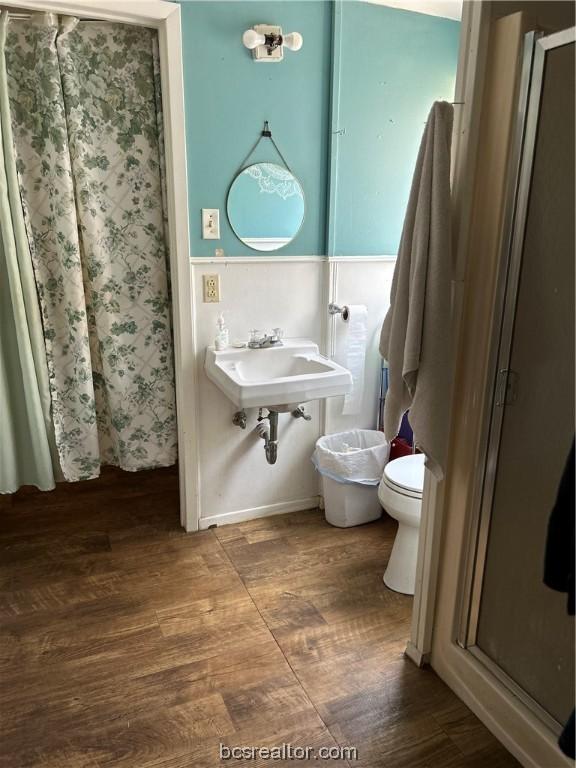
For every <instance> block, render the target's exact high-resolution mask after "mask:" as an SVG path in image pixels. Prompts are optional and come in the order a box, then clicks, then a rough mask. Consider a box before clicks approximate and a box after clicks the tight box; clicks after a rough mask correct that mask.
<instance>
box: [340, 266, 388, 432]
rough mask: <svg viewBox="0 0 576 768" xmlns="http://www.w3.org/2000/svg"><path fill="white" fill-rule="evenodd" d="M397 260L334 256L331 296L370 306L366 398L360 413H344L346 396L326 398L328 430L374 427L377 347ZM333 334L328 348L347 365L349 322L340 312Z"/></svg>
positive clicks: (378, 380)
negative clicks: (347, 414) (342, 317)
mask: <svg viewBox="0 0 576 768" xmlns="http://www.w3.org/2000/svg"><path fill="white" fill-rule="evenodd" d="M394 264H395V261H394V260H393V259H390V258H387V259H386V258H382V259H378V260H375V259H364V258H363V257H361V256H358V257H355V258H352V257H350V258H347V259H341V260H339V259H333V260H331V264H330V269H331V273H332V278H331V284H332V296H331V300H332V301H333V302H334V303H336V304H339V305H343V304H365V305H366V307H367V308H368V337H367V348H366V368H365V376H364V398H363V405H362V409H361V411H360V413H359V414H358V415H357V416H343V415H342V406H343V404H344V398H343V397H333V398H331V399H330V400H327V401H326V432H327V433H332V432H343V431H345V430H347V429H354V428H360V429H375V428H376V425H377V416H378V397H379V393H380V368H381V358H380V352H379V351H378V343H379V341H380V330H381V328H382V321H383V320H384V316H385V314H386V312H387V310H388V307H389V306H390V288H391V285H392V276H393V274H394ZM330 331H331V334H332V338H331V342H330V345H329V348H330V350H331V353H332V357H333V358H334V360H335V361H336V362H337V363H340V364H341V365H346V335H347V332H348V325H347V323H345V322H344V321H343V320H342V319H341V317H340V316H335V318H334V320H333V321H332V322H331V324H330Z"/></svg>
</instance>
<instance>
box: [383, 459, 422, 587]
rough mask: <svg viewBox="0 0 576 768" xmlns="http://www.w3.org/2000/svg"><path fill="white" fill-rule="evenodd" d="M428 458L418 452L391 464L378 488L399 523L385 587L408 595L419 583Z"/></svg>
mask: <svg viewBox="0 0 576 768" xmlns="http://www.w3.org/2000/svg"><path fill="white" fill-rule="evenodd" d="M425 459H426V457H425V456H424V454H423V453H415V454H413V455H411V456H402V458H400V459H394V460H393V461H390V462H388V464H386V466H385V468H384V475H383V476H382V480H381V482H380V485H379V486H378V498H379V499H380V503H381V504H382V506H383V507H384V509H385V510H386V512H388V514H389V515H390V517H393V518H394V519H395V520H397V521H398V531H397V533H396V538H395V539H394V546H393V547H392V554H391V555H390V560H389V561H388V566H387V567H386V572H385V573H384V584H386V586H387V587H390V589H393V590H394V591H395V592H403V593H404V594H406V595H413V594H414V586H415V583H416V561H417V557H418V532H419V529H420V511H421V508H422V490H423V488H424V461H425Z"/></svg>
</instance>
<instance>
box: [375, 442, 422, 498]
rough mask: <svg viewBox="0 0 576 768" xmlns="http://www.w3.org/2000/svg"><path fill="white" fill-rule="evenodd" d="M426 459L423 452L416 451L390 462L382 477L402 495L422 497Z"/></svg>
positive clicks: (392, 488) (385, 482)
mask: <svg viewBox="0 0 576 768" xmlns="http://www.w3.org/2000/svg"><path fill="white" fill-rule="evenodd" d="M425 460H426V456H425V455H424V454H423V453H414V454H412V455H411V456H402V457H401V458H400V459H394V460H393V461H390V462H388V464H386V466H385V467H384V475H383V477H382V480H383V482H384V484H385V485H387V486H388V488H390V490H392V491H394V492H395V493H399V494H400V495H401V496H408V497H409V498H412V499H421V498H422V492H423V490H424V462H425Z"/></svg>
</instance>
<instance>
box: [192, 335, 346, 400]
mask: <svg viewBox="0 0 576 768" xmlns="http://www.w3.org/2000/svg"><path fill="white" fill-rule="evenodd" d="M204 369H205V371H206V375H207V376H208V378H209V379H210V381H212V382H213V383H214V384H216V386H217V387H218V388H219V389H220V390H222V392H223V393H224V394H225V395H226V397H228V398H229V399H230V400H231V401H232V402H233V403H234V404H235V405H237V406H238V408H258V407H260V406H266V407H267V408H271V409H272V410H276V411H286V410H291V409H292V408H294V407H296V406H297V405H299V404H300V403H305V402H307V401H308V400H320V399H322V398H325V397H334V396H335V395H345V394H346V393H347V392H349V391H350V389H351V388H352V376H351V374H350V371H348V370H347V369H346V368H343V367H342V366H341V365H338V363H334V362H333V361H332V360H329V359H328V358H327V357H324V356H323V355H321V354H320V351H319V349H318V345H317V344H314V342H313V341H307V340H302V339H285V340H284V344H283V346H281V347H269V348H268V349H249V348H247V347H246V348H243V349H225V350H224V351H222V352H217V351H216V350H215V349H214V347H208V349H207V350H206V360H205V362H204Z"/></svg>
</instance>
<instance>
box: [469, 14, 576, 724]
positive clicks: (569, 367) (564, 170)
mask: <svg viewBox="0 0 576 768" xmlns="http://www.w3.org/2000/svg"><path fill="white" fill-rule="evenodd" d="M574 86H575V84H574V30H573V29H571V30H566V31H565V32H561V33H557V34H555V35H551V36H549V37H542V38H540V39H539V40H538V41H536V42H535V48H534V61H533V66H532V69H531V79H530V91H529V98H528V111H527V116H526V128H525V135H524V143H523V148H522V155H521V161H520V175H519V181H518V187H517V191H516V209H515V216H514V224H513V233H512V241H511V249H510V254H509V269H508V275H507V286H506V296H505V300H504V302H505V303H504V311H503V317H502V327H501V333H500V340H499V349H498V365H497V370H496V376H495V381H494V395H493V402H492V411H491V417H490V429H489V437H488V451H487V461H486V471H485V476H484V490H483V497H482V509H481V517H480V523H479V529H478V541H477V549H476V565H475V568H476V572H475V574H474V584H475V587H474V589H473V591H472V595H471V599H470V604H469V608H468V611H469V612H468V616H467V630H466V638H465V640H464V642H463V644H464V645H466V646H467V647H468V648H469V650H470V651H471V652H472V653H474V654H475V655H476V656H477V657H478V658H480V659H481V660H482V661H483V662H484V663H486V665H487V666H489V667H490V668H491V669H492V671H493V672H495V673H496V674H497V675H498V676H499V677H500V678H501V679H502V680H503V681H504V682H505V683H506V684H508V685H509V687H510V688H512V690H514V692H515V693H517V694H518V695H519V696H520V697H521V698H522V699H523V700H524V701H525V703H528V704H529V705H530V706H531V707H532V709H534V711H536V712H537V713H538V714H540V715H541V716H542V718H543V719H544V720H545V721H547V722H548V724H549V725H550V726H551V727H552V728H553V729H554V730H558V728H559V724H561V723H563V722H565V720H566V719H567V717H568V715H569V713H570V711H571V709H572V707H573V702H574V653H573V649H574V619H573V617H570V616H568V615H567V611H566V605H567V599H566V595H562V594H559V593H556V592H553V591H552V590H550V589H548V588H547V587H546V586H544V584H543V581H542V578H543V569H544V550H545V544H546V532H547V525H548V519H549V516H550V512H551V510H552V507H553V505H554V501H555V497H556V491H557V488H558V483H559V480H560V477H561V475H562V471H563V468H564V466H565V463H566V458H567V455H568V452H569V450H570V447H571V444H572V440H573V438H574V383H575V382H574V344H575V338H574V276H575V275H574V249H575V242H574V210H575V207H574V202H575V201H574Z"/></svg>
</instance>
